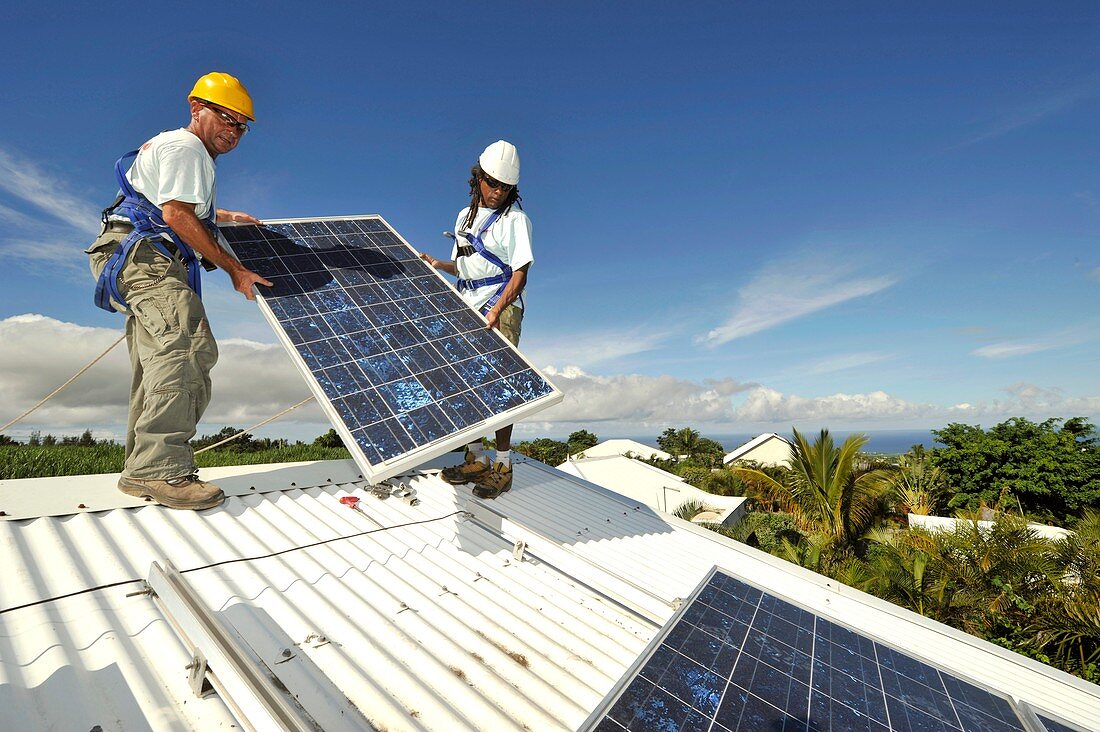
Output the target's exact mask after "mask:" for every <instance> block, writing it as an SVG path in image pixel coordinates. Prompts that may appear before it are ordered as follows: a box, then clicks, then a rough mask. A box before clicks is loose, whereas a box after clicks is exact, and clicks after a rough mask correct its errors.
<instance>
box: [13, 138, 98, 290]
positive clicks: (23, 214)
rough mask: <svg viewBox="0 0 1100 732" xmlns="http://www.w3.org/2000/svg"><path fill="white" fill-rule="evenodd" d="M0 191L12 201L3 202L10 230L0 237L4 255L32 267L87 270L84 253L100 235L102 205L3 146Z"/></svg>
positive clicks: (71, 270)
mask: <svg viewBox="0 0 1100 732" xmlns="http://www.w3.org/2000/svg"><path fill="white" fill-rule="evenodd" d="M0 192H3V193H5V194H6V195H7V197H8V201H7V202H0V223H3V224H5V228H4V232H6V233H2V234H0V256H3V257H4V259H5V260H6V261H7V262H9V263H15V264H17V265H18V266H20V267H24V268H28V269H36V268H40V267H49V268H51V270H54V271H55V270H56V269H57V268H63V269H65V270H69V272H68V273H67V274H74V273H76V272H78V271H81V270H83V271H85V272H86V271H87V269H86V265H85V264H84V262H83V258H82V257H81V256H80V251H81V250H82V249H84V248H85V247H86V246H88V244H90V243H91V241H92V237H93V236H94V235H95V234H96V232H98V231H99V208H98V207H97V206H95V205H94V204H92V203H89V202H87V201H83V200H81V199H80V198H79V197H77V196H75V195H73V194H72V193H70V192H68V191H67V187H66V185H65V183H64V182H63V181H62V179H60V178H58V177H55V176H53V175H51V174H49V173H47V172H46V171H44V170H42V169H41V168H40V167H39V166H37V165H36V164H34V163H33V162H31V161H28V160H24V159H22V158H20V157H18V156H16V155H13V154H12V153H9V152H7V151H6V150H4V149H2V148H0ZM9 203H10V204H14V205H9ZM23 209H27V210H23ZM31 210H34V213H30V211H31Z"/></svg>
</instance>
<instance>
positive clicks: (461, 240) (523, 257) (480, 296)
mask: <svg viewBox="0 0 1100 732" xmlns="http://www.w3.org/2000/svg"><path fill="white" fill-rule="evenodd" d="M469 213H470V208H469V206H467V207H466V208H464V209H462V210H461V211H460V212H459V213H458V220H457V221H455V234H456V236H457V238H456V240H455V245H454V247H452V248H451V259H453V260H454V262H455V266H456V267H457V268H458V276H459V277H460V278H461V279H464V280H480V279H484V278H486V277H495V276H497V275H499V274H500V268H498V267H497V266H496V265H495V264H493V263H492V262H490V261H489V260H488V259H486V258H485V257H483V256H481V255H480V254H477V253H476V252H475V253H473V254H471V255H469V256H465V257H460V256H458V248H459V247H460V246H469V245H470V242H469V241H468V240H467V239H466V237H464V236H463V235H462V234H463V233H464V232H467V231H468V232H469V233H471V234H476V233H477V232H478V231H479V230H480V229H481V227H482V226H483V225H484V224H485V220H486V219H487V218H489V216H490V215H491V214H492V213H493V209H491V208H486V207H484V206H481V207H479V208H478V210H477V218H475V219H474V225H473V226H471V227H470V228H469V229H466V228H463V226H462V225H463V224H464V223H466V216H467V214H469ZM481 241H482V243H483V244H484V245H485V248H486V249H487V250H489V251H490V252H492V253H493V254H495V255H496V256H497V257H499V258H500V261H502V262H504V263H505V264H507V265H508V266H510V267H511V268H512V269H513V270H517V269H519V268H520V267H522V266H524V265H526V264H531V263H532V262H534V261H535V258H534V256H533V255H532V254H531V219H529V218H527V214H526V213H524V212H523V211H522V210H521V209H520V208H519V207H518V206H515V205H513V206H512V210H511V211H509V212H508V213H507V214H505V215H503V216H501V217H500V218H498V219H497V220H496V221H495V222H493V225H492V226H490V227H489V230H488V231H486V232H485V233H484V234H482V235H481ZM499 288H500V285H485V286H484V287H479V288H477V289H476V290H463V291H462V292H461V293H460V294H461V295H462V299H463V300H465V301H466V302H467V304H469V305H470V307H472V308H474V309H475V310H481V308H482V307H484V305H485V303H487V302H489V299H490V298H491V297H492V296H493V295H494V294H496V291H497V290H498V289H499ZM514 304H515V305H516V306H517V307H523V306H522V304H521V302H520V301H519V300H516V302H515V303H514Z"/></svg>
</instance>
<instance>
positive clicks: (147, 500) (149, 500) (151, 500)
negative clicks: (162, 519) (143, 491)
mask: <svg viewBox="0 0 1100 732" xmlns="http://www.w3.org/2000/svg"><path fill="white" fill-rule="evenodd" d="M145 502H146V503H152V502H153V499H152V498H150V497H149V496H145Z"/></svg>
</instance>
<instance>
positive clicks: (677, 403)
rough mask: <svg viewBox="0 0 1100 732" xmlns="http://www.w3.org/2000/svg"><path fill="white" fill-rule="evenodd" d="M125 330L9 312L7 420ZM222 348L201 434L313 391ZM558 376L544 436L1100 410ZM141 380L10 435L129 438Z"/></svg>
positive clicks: (283, 429)
mask: <svg viewBox="0 0 1100 732" xmlns="http://www.w3.org/2000/svg"><path fill="white" fill-rule="evenodd" d="M119 335H121V329H120V328H119V329H115V328H97V327H86V326H81V325H76V324H74V323H66V322H62V321H60V320H56V319H54V318H49V317H46V316H43V315H34V314H26V315H18V316H13V317H9V318H7V319H4V320H0V343H2V344H3V348H2V349H0V405H3V410H2V411H3V413H0V424H2V423H3V422H6V421H7V420H8V419H11V418H12V417H14V416H16V415H17V414H19V413H20V412H22V411H24V410H25V409H27V408H29V407H30V406H31V405H32V404H34V403H35V402H37V401H38V400H39V399H41V398H42V397H43V396H45V395H46V394H48V393H49V392H50V391H52V390H53V389H54V388H55V387H57V386H58V385H59V384H61V383H63V382H64V381H65V380H66V379H68V378H69V377H70V376H72V375H73V374H74V373H76V371H77V370H78V369H80V368H81V367H82V366H84V365H85V364H86V363H88V362H89V361H91V360H92V359H93V358H94V357H95V356H97V355H99V354H100V353H102V352H103V351H104V350H105V349H106V348H107V347H108V346H109V345H110V344H111V343H112V342H113V341H114V340H115V339H117V338H118V336H119ZM219 349H220V351H221V358H220V359H219V363H218V365H217V366H216V367H215V369H214V372H213V375H212V376H213V382H214V397H213V400H212V402H211V405H210V408H209V409H208V410H207V413H206V416H205V418H204V420H203V424H202V425H200V428H199V429H200V433H203V432H205V433H207V434H209V433H211V432H214V431H216V430H217V429H219V428H220V427H221V426H223V425H227V424H230V425H234V426H238V427H248V426H250V425H253V424H256V423H258V422H260V421H262V420H264V419H267V418H268V417H271V416H272V415H274V414H276V413H278V412H280V411H282V410H284V409H286V408H287V407H289V406H291V405H292V404H295V403H297V402H299V401H301V400H302V399H305V398H306V397H307V396H309V390H308V388H307V387H306V385H305V381H304V379H303V377H302V376H301V374H300V373H299V372H298V370H297V369H296V368H295V366H294V365H293V363H292V362H291V360H290V357H289V356H288V355H287V354H286V352H285V351H284V350H283V348H282V346H280V345H273V344H268V343H259V342H256V341H254V340H250V339H244V338H226V339H222V340H221V341H220V342H219ZM546 373H547V375H548V376H549V377H550V378H551V380H552V381H553V382H554V383H555V384H556V385H557V386H558V387H559V388H561V389H562V390H563V391H564V392H565V394H566V398H565V400H564V401H563V402H562V403H561V404H559V405H557V406H555V407H552V408H550V409H547V410H545V411H543V412H540V413H539V414H538V415H537V416H536V417H535V418H534V420H531V421H530V423H528V424H525V425H523V426H522V428H521V429H520V432H519V433H520V434H534V432H532V430H533V429H534V428H535V427H536V426H538V427H539V428H540V429H542V428H545V429H542V431H543V433H547V432H551V431H553V430H554V428H555V426H556V428H557V429H558V430H561V429H563V427H564V426H565V425H572V426H575V428H579V427H584V426H590V427H591V428H593V429H598V430H599V431H602V432H607V431H609V430H610V431H620V432H621V433H622V434H638V433H637V432H629V431H626V430H628V429H630V428H632V427H636V426H638V425H648V426H661V427H664V426H670V425H691V426H696V427H698V428H704V427H705V428H707V429H711V430H714V429H726V430H728V431H738V430H743V429H746V428H749V427H750V426H751V427H756V426H757V425H764V426H767V427H768V428H777V427H780V426H784V425H790V424H807V423H810V424H811V425H812V424H816V425H821V426H829V427H834V428H844V427H856V428H867V427H869V426H874V425H882V426H884V427H887V426H888V427H898V426H920V427H924V426H928V425H942V424H946V423H948V422H951V421H967V422H979V421H981V422H990V423H991V422H994V421H1001V420H1003V419H1006V418H1008V417H1011V416H1016V415H1020V416H1025V417H1029V418H1033V419H1035V418H1039V419H1045V418H1047V417H1051V416H1066V417H1068V416H1075V415H1081V416H1085V417H1089V418H1092V419H1095V418H1097V417H1098V416H1100V396H1088V395H1085V396H1074V395H1067V394H1065V393H1064V392H1062V391H1061V390H1059V389H1056V388H1051V387H1049V386H1040V385H1036V384H1031V383H1022V382H1021V383H1017V384H1013V385H1011V386H1009V387H1007V388H1005V389H1004V390H1003V391H1004V393H1005V396H1004V397H1003V398H999V399H993V400H989V401H979V400H973V399H972V400H969V401H966V402H962V403H958V404H954V405H953V406H939V405H935V404H927V403H920V402H913V401H909V400H906V399H903V398H901V397H899V396H896V395H892V394H888V393H886V392H883V391H869V392H867V393H836V394H830V395H825V396H803V395H799V394H784V393H782V392H779V391H777V390H775V389H772V388H769V387H767V386H763V385H759V384H751V383H745V382H741V381H738V380H735V379H732V378H727V379H721V380H714V381H707V380H704V381H694V380H690V379H682V378H677V377H674V376H669V375H663V376H646V375H640V374H619V375H604V376H601V375H595V374H591V373H588V372H585V371H584V370H582V369H580V368H577V367H575V366H569V367H560V368H554V367H548V368H547V369H546ZM129 384H130V365H129V359H128V358H127V355H126V350H125V345H119V346H118V347H117V348H116V349H115V350H114V351H113V352H111V353H110V354H109V355H108V356H107V357H106V358H104V359H103V360H102V361H101V362H99V363H98V364H96V365H95V366H94V367H92V368H91V369H90V370H89V371H88V372H87V373H86V374H84V375H83V376H82V377H81V378H80V379H78V380H77V381H76V382H74V383H73V384H72V385H71V386H70V387H68V388H67V389H66V390H65V391H63V392H61V394H59V395H58V396H56V397H54V398H53V399H52V400H51V401H50V402H49V403H48V404H47V405H46V406H45V407H43V408H42V409H41V410H40V411H38V412H36V413H35V414H34V415H32V416H31V417H29V418H28V419H27V420H26V422H25V423H23V424H20V425H17V426H16V427H15V428H12V429H9V430H8V434H9V435H12V436H16V437H20V436H25V435H26V433H27V431H29V430H30V429H33V428H41V429H42V430H43V431H44V432H53V433H54V434H76V433H78V432H80V431H82V430H84V429H85V428H89V427H90V428H93V429H94V430H95V433H96V435H97V436H99V437H104V436H113V437H118V436H120V435H121V434H122V433H123V431H124V429H125V420H126V405H127V397H128V393H129ZM535 420H537V422H536V421H535ZM326 421H327V420H326V418H325V417H324V415H323V414H322V412H321V409H320V407H318V406H317V405H316V404H310V405H308V406H306V407H302V408H301V409H298V410H296V411H294V412H292V413H290V414H289V415H287V416H286V417H283V418H281V419H280V420H279V421H277V422H275V423H274V424H273V425H272V426H271V427H270V428H268V431H267V434H272V435H278V436H288V437H291V438H292V439H308V438H312V437H314V436H316V435H318V434H320V433H321V432H323V431H325V429H327V427H325V422H326ZM627 425H629V426H630V427H627Z"/></svg>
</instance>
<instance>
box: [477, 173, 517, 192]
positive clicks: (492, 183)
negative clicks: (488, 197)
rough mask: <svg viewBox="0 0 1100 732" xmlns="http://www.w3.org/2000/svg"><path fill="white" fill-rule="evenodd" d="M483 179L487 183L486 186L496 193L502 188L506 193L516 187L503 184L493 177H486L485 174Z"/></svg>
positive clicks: (482, 176)
mask: <svg viewBox="0 0 1100 732" xmlns="http://www.w3.org/2000/svg"><path fill="white" fill-rule="evenodd" d="M481 179H482V180H483V181H485V185H487V186H489V187H490V188H492V189H493V190H494V191H495V190H497V189H500V188H503V189H504V190H506V191H510V190H512V189H513V188H515V187H516V186H515V184H514V183H501V182H500V181H499V180H497V179H496V178H494V177H492V176H491V175H486V174H485V173H482V174H481Z"/></svg>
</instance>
